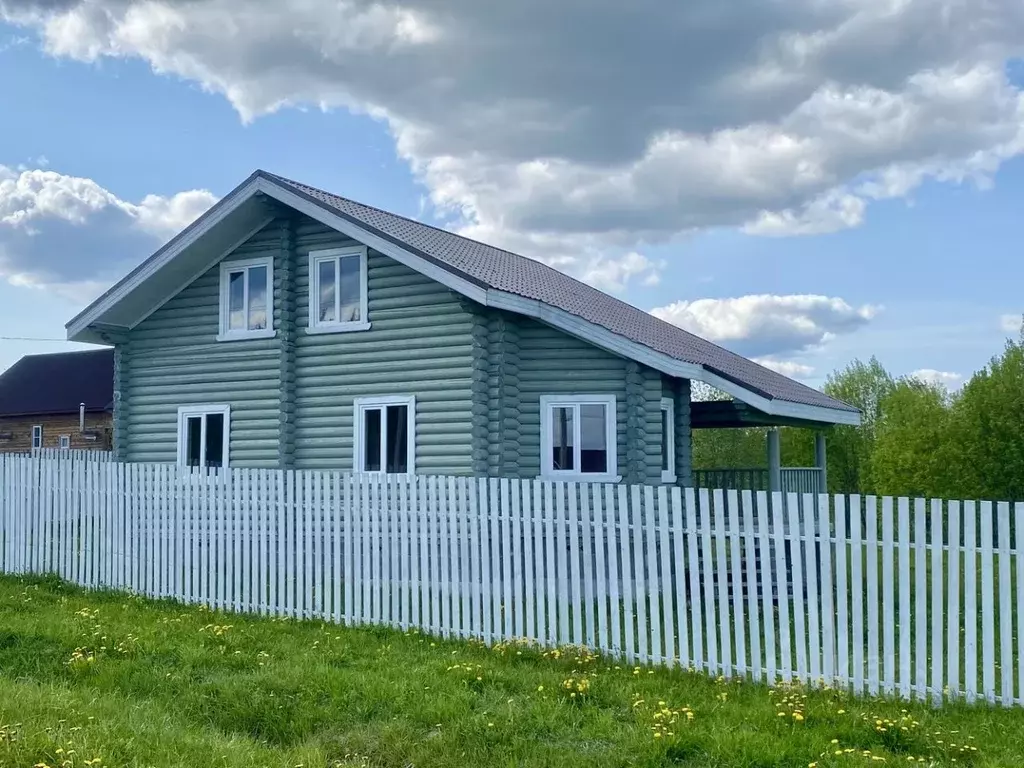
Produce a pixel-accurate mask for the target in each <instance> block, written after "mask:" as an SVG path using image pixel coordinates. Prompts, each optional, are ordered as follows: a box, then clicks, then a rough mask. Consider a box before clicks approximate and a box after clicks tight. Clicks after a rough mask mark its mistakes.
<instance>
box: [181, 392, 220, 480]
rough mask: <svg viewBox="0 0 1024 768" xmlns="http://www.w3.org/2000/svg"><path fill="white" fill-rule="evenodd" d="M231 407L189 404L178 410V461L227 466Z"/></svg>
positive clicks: (209, 465)
mask: <svg viewBox="0 0 1024 768" xmlns="http://www.w3.org/2000/svg"><path fill="white" fill-rule="evenodd" d="M230 428H231V408H230V406H227V405H187V406H184V407H182V408H179V409H178V464H180V465H181V466H183V467H214V468H216V467H227V466H228V442H229V441H228V438H229V433H230Z"/></svg>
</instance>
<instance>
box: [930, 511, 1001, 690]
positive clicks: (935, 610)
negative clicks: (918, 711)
mask: <svg viewBox="0 0 1024 768" xmlns="http://www.w3.org/2000/svg"><path fill="white" fill-rule="evenodd" d="M1007 538H1009V536H1007ZM944 543H945V541H944V537H943V535H942V502H941V501H939V500H938V499H932V538H931V555H932V562H931V577H932V604H931V617H932V639H931V648H930V649H929V650H930V652H931V658H932V678H931V689H932V701H933V702H935V703H938V702H940V701H941V700H942V688H943V664H942V629H943V627H942V619H943V613H942V603H943V600H942V587H943V570H944V569H943V567H942V555H943V551H944V550H943V547H944ZM1007 578H1009V574H1007ZM1011 668H1012V664H1011Z"/></svg>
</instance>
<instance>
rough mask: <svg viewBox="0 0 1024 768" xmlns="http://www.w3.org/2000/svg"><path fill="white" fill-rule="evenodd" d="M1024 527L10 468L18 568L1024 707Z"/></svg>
mask: <svg viewBox="0 0 1024 768" xmlns="http://www.w3.org/2000/svg"><path fill="white" fill-rule="evenodd" d="M784 501H785V503H783V502H784ZM1019 531H1024V504H1016V505H1014V506H1013V508H1012V509H1011V506H1010V505H1009V504H1007V503H999V504H992V503H990V502H970V501H968V502H963V503H961V502H958V501H949V502H942V501H931V502H927V503H926V502H925V501H924V500H921V499H915V500H907V499H892V498H881V499H876V498H874V497H870V496H869V497H864V498H861V497H858V496H849V497H844V496H836V497H828V496H817V497H815V496H812V495H809V494H808V495H805V496H802V497H801V496H798V495H796V494H790V495H789V496H788V498H787V499H785V500H784V499H783V497H782V496H781V495H780V494H775V495H774V496H773V497H772V496H769V495H767V494H765V493H751V492H737V491H720V490H719V491H707V490H699V491H694V490H692V489H685V490H684V489H679V488H666V487H641V486H631V487H626V486H613V485H597V484H592V485H591V484H582V485H580V484H572V483H550V482H540V481H531V480H507V479H502V480H498V479H472V478H462V477H458V478H456V477H415V478H409V479H398V478H393V477H392V478H388V479H387V480H383V481H382V480H380V479H378V478H372V477H367V476H363V477H360V476H352V475H346V474H341V473H332V472H306V471H275V470H249V469H234V470H230V471H221V472H209V473H200V472H191V471H188V470H181V469H178V468H177V467H174V466H168V465H141V464H127V465H126V464H118V463H97V462H67V461H55V460H44V459H39V458H24V457H3V458H0V572H6V573H13V574H26V573H36V574H42V573H56V574H58V575H60V576H62V577H63V578H65V579H68V580H71V581H74V582H76V583H78V584H82V585H85V586H87V587H92V588H98V587H109V588H116V589H131V590H134V591H136V592H139V593H142V594H145V595H150V596H154V597H168V598H174V599H177V600H181V601H184V602H187V603H202V604H205V605H207V606H210V607H212V608H216V609H223V610H230V611H248V612H254V613H261V614H274V615H286V616H292V617H299V618H321V619H324V620H327V621H333V622H339V623H344V624H349V625H359V624H383V625H389V626H394V627H400V628H412V627H416V628H420V629H422V630H425V631H427V632H431V633H434V634H436V635H439V636H444V637H478V638H482V639H484V640H485V641H487V642H496V641H500V640H503V639H508V638H530V639H533V640H535V641H537V642H539V643H541V644H545V645H556V644H558V645H564V644H576V645H587V646H590V647H593V648H597V649H600V650H602V651H605V652H607V653H610V654H613V655H616V656H619V657H622V658H625V659H626V660H628V661H629V662H630V663H654V664H667V665H682V666H688V667H693V668H696V669H701V670H705V671H707V672H708V673H710V674H713V675H718V674H722V675H726V676H745V677H749V678H752V679H754V680H759V681H765V682H767V683H769V684H773V683H776V682H778V681H792V680H800V681H804V682H806V683H808V684H811V685H815V684H819V683H828V684H831V685H839V686H843V687H846V688H849V689H852V690H853V691H854V692H857V693H871V694H879V693H881V694H890V695H899V696H903V697H908V698H909V697H913V698H918V699H927V700H930V701H935V702H938V701H940V700H942V699H944V698H947V697H954V698H959V697H963V698H965V699H966V700H967V701H975V700H978V699H982V700H986V701H989V702H994V703H995V702H998V703H1001V704H1003V705H1011V704H1018V705H1020V704H1024V665H1022V664H1021V659H1022V657H1024V647H1022V641H1024V632H1022V631H1021V621H1022V620H1024V549H1022V548H1021V547H1020V545H1019V542H1018V541H1017V540H1016V534H1015V532H1019Z"/></svg>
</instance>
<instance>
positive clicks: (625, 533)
mask: <svg viewBox="0 0 1024 768" xmlns="http://www.w3.org/2000/svg"><path fill="white" fill-rule="evenodd" d="M616 490H617V491H618V514H619V555H620V557H619V560H620V562H621V564H622V571H621V573H622V581H621V592H622V618H621V619H620V618H619V616H614V617H613V619H612V620H613V621H614V622H615V623H616V624H618V623H619V622H620V621H621V622H622V626H623V630H624V631H623V643H624V646H623V650H624V652H625V656H626V660H627V661H628V662H629V663H630V664H632V663H633V660H634V659H635V658H636V645H635V644H634V642H633V588H632V587H633V585H632V583H631V577H632V573H633V571H632V566H631V564H632V560H631V558H630V546H631V540H632V529H631V528H630V523H631V520H630V510H629V504H628V503H627V501H626V500H627V498H628V497H627V491H626V487H625V486H624V485H620V486H618V488H617V489H616ZM548 509H551V507H550V505H549V506H548ZM548 541H549V546H550V541H551V538H550V536H549V537H548Z"/></svg>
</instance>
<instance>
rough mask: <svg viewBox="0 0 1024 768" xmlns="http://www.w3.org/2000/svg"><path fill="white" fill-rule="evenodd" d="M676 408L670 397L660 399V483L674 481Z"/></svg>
mask: <svg viewBox="0 0 1024 768" xmlns="http://www.w3.org/2000/svg"><path fill="white" fill-rule="evenodd" d="M675 414H676V408H675V403H674V402H672V398H671V397H663V398H661V482H663V483H674V482H675V481H676V418H675Z"/></svg>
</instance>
